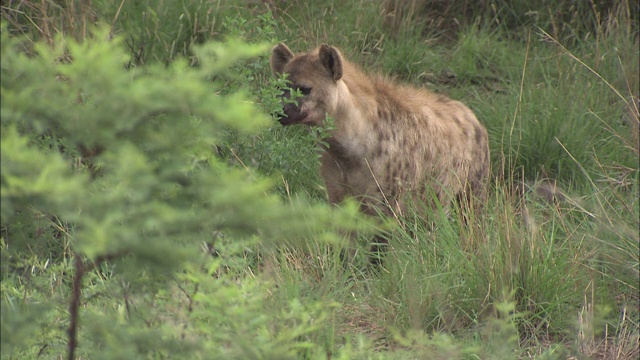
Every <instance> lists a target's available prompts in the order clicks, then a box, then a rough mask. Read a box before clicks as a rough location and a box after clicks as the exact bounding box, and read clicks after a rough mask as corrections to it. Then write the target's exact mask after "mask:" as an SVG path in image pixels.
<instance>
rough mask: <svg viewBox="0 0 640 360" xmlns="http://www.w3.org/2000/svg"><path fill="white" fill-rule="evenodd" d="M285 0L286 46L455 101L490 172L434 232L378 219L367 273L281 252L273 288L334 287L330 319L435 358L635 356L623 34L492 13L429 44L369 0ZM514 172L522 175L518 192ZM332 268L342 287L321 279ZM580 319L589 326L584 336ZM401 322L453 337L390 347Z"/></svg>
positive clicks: (317, 290) (631, 49)
mask: <svg viewBox="0 0 640 360" xmlns="http://www.w3.org/2000/svg"><path fill="white" fill-rule="evenodd" d="M297 5H300V4H294V5H291V7H289V8H284V9H282V13H281V14H279V17H278V21H279V24H280V25H281V26H282V28H281V29H282V31H283V32H282V35H281V37H282V39H284V40H286V41H287V42H288V43H289V44H290V45H291V46H292V47H293V48H295V49H299V50H305V49H307V48H312V47H314V46H316V45H317V44H319V43H322V42H327V43H331V44H336V45H337V46H341V47H342V48H343V49H344V50H345V53H346V55H347V56H348V57H350V58H351V59H354V60H355V61H357V62H360V63H363V64H366V65H365V67H367V68H368V69H369V70H370V71H381V72H383V73H386V74H390V75H392V76H397V77H399V78H400V79H402V80H403V81H407V82H412V83H415V84H416V85H420V86H427V87H429V88H432V89H434V90H435V91H442V92H445V93H448V94H450V95H451V96H452V97H454V98H457V99H460V100H462V101H464V102H466V103H468V104H469V105H470V106H471V107H472V108H473V109H474V110H475V111H476V113H477V114H478V116H479V118H480V119H482V121H483V122H484V123H485V124H486V126H487V127H488V128H489V131H490V136H491V148H492V159H493V162H492V163H493V173H494V175H495V179H494V180H495V182H494V185H493V189H494V191H493V196H492V198H491V200H490V203H489V204H488V205H487V206H486V207H485V211H484V214H483V216H482V217H481V218H479V219H476V220H477V222H476V224H475V225H474V226H472V227H470V228H468V229H464V228H460V227H459V226H458V224H451V223H449V222H448V221H446V220H444V221H442V222H439V223H438V224H437V225H436V227H435V229H434V230H433V231H430V230H428V229H426V228H425V227H424V225H422V224H419V223H418V224H412V225H409V226H407V227H408V228H411V229H410V231H405V230H403V229H396V230H394V231H392V236H391V239H392V240H391V244H390V251H389V253H388V254H387V255H386V259H385V263H384V265H383V268H382V269H379V273H378V274H376V275H375V276H372V275H371V274H369V273H365V274H361V273H357V271H356V273H355V274H353V276H352V277H349V278H347V279H345V278H344V276H343V275H341V271H340V270H339V269H335V267H336V266H340V264H336V263H335V262H333V263H332V261H331V258H327V259H325V260H324V261H319V260H318V261H309V260H308V259H305V258H304V257H302V255H297V256H296V255H291V256H290V257H287V258H286V259H283V260H285V261H283V262H281V263H280V267H279V271H278V273H279V276H278V278H279V279H294V280H293V281H285V284H286V288H295V289H297V290H299V291H300V290H301V289H300V286H303V285H301V284H305V285H304V287H305V293H307V292H310V293H311V294H312V295H310V296H312V297H313V296H320V297H323V298H329V299H334V300H338V301H339V302H341V303H342V304H343V306H342V308H341V309H340V310H338V314H339V315H338V316H337V317H336V320H335V323H334V326H335V327H336V329H337V330H336V334H338V335H340V334H343V333H356V334H364V336H365V337H366V338H367V339H368V340H369V341H372V342H373V343H374V344H375V345H377V346H382V347H385V348H387V347H388V348H390V349H392V350H393V351H392V354H396V355H397V356H399V357H402V356H407V355H408V356H429V357H432V356H435V357H438V356H440V357H442V358H447V357H448V356H450V355H451V354H464V353H465V352H466V351H467V350H469V349H472V350H470V351H479V353H480V354H484V355H482V356H481V357H483V358H484V357H493V358H504V357H502V356H505V354H512V355H509V356H521V357H528V356H534V354H540V353H541V352H545V351H546V353H545V354H546V355H548V356H552V355H553V354H556V355H558V354H562V353H563V351H566V352H565V353H564V355H558V356H560V357H562V356H566V355H567V353H573V354H582V355H587V356H608V357H612V358H617V357H616V356H619V358H627V357H628V358H631V357H632V356H635V355H633V354H632V353H631V351H632V350H633V349H634V348H637V346H638V329H637V321H638V319H639V316H638V312H637V306H638V286H637V281H638V241H639V240H638V233H637V228H638V200H637V198H636V197H637V193H638V145H637V138H634V136H633V134H632V131H631V129H629V125H628V124H624V123H623V121H621V116H622V113H623V111H624V109H625V106H624V102H625V100H628V97H629V96H630V95H637V89H638V72H637V68H638V47H637V40H634V39H632V38H631V37H630V36H626V35H625V32H624V29H621V28H618V29H616V30H614V31H612V32H611V34H609V35H608V36H602V37H598V38H597V39H594V38H593V37H592V38H590V39H588V40H585V41H579V42H577V43H575V44H573V45H572V46H571V47H569V48H567V49H565V48H563V46H561V44H560V43H557V42H556V40H555V39H553V38H551V37H550V36H548V35H547V34H545V33H544V32H543V30H542V29H536V28H530V29H522V30H519V31H520V33H517V34H515V35H514V36H511V39H508V38H507V37H506V36H505V32H504V30H502V29H500V28H498V29H493V30H489V29H488V28H487V27H483V26H479V25H473V26H470V27H469V28H468V29H467V30H463V31H462V33H460V34H459V36H458V37H457V39H456V40H454V41H453V42H448V43H446V44H439V43H437V42H434V41H433V40H432V39H431V38H430V37H428V36H424V35H423V34H422V33H423V31H421V27H420V24H419V23H418V24H416V23H414V24H413V25H412V28H410V29H403V32H401V35H398V36H395V37H394V36H392V35H390V34H389V33H388V32H385V27H384V24H383V22H382V19H381V17H380V16H379V9H378V8H377V7H376V6H375V5H373V4H364V5H363V4H361V3H359V2H347V3H346V4H344V5H342V6H337V5H334V6H323V5H317V6H312V5H309V4H308V3H306V2H305V3H302V4H301V6H299V7H298V6H297ZM318 14H322V16H321V17H320V16H319V15H318ZM621 95H622V96H621ZM635 126H637V124H636V125H635ZM523 178H524V180H525V185H522V183H521V181H520V180H522V179H523ZM544 179H555V180H557V181H558V184H560V185H559V186H560V187H561V188H562V189H563V191H564V193H565V197H564V199H563V201H561V202H560V203H559V204H548V203H546V202H544V201H541V200H540V198H539V197H536V195H535V194H536V191H535V190H532V189H533V188H535V186H536V184H540V183H541V181H542V180H544ZM542 184H543V186H542V187H541V189H542V190H539V192H543V190H544V189H545V187H544V184H545V183H544V182H542ZM517 187H523V188H525V190H524V192H525V193H526V194H525V199H524V200H523V199H522V198H521V197H520V196H519V195H515V193H518V192H519V191H516V189H515V188H517ZM525 215H526V216H525ZM365 241H366V240H365ZM316 256H317V255H316ZM291 262H294V263H296V264H297V266H295V267H293V268H292V267H291V265H290V263H291ZM326 263H328V264H329V265H328V266H329V270H327V269H325V267H326V266H327V265H326ZM319 267H321V268H319ZM320 270H322V275H323V276H319V277H316V276H315V275H317V273H318V272H319V271H320ZM292 271H293V272H294V273H295V276H292V275H291V272H292ZM327 276H329V277H334V276H335V277H336V278H335V279H331V280H328V279H327ZM341 276H342V277H341ZM345 281H347V289H344V288H342V287H341V286H338V288H339V289H335V290H333V289H327V286H326V284H327V283H332V282H336V283H341V282H345ZM310 283H311V284H315V285H309V284H310ZM345 290H346V291H345ZM293 293H298V291H293ZM504 306H506V307H507V310H506V311H507V313H508V312H509V310H510V311H513V310H515V312H516V313H517V315H515V317H514V318H513V323H515V324H516V328H517V331H518V332H517V335H514V334H515V332H513V331H515V330H514V329H511V328H509V327H508V326H506V325H505V323H502V324H501V325H500V326H499V327H501V328H502V331H506V332H507V339H508V336H509V335H514V336H515V339H511V340H512V341H504V342H503V341H502V339H501V338H499V336H498V335H495V334H492V333H491V332H492V331H495V329H492V330H490V329H491V326H492V324H493V323H492V320H490V319H492V318H493V317H492V316H493V315H495V314H499V313H500V311H505V310H504V309H503V310H501V308H502V307H504ZM594 308H595V310H594ZM622 310H624V311H626V316H627V317H622V318H621V317H620V313H621V311H622ZM585 314H588V315H589V316H591V318H590V317H589V316H583V315H585ZM503 315H504V314H503ZM594 316H595V318H596V319H600V322H597V321H596V320H593V317H594ZM590 319H591V320H590ZM602 321H606V325H605V324H604V323H603V322H602ZM506 324H509V322H508V321H507V322H506ZM494 325H495V324H494ZM585 327H594V328H595V329H596V333H597V336H593V334H591V335H589V334H587V335H585V334H584V331H583V328H585ZM605 328H606V329H607V334H606V336H607V338H605V337H604V334H603V333H602V330H603V329H605ZM409 329H414V330H420V331H425V332H426V333H432V332H434V331H436V332H438V331H444V333H446V334H455V335H454V337H455V339H456V340H454V343H455V345H451V347H450V348H449V347H447V346H446V345H442V344H440V345H438V341H433V342H430V341H429V340H424V339H423V344H422V346H411V347H412V349H413V350H415V351H416V352H412V351H409V352H408V353H404V352H403V351H402V350H400V349H401V346H400V344H403V343H405V341H408V340H407V338H405V336H408V337H410V336H412V335H406V334H410V332H409V333H407V330H409ZM629 329H632V330H631V334H629V332H628V331H629ZM510 331H512V332H510ZM497 333H500V331H497ZM587 333H588V332H587ZM502 335H504V334H502ZM334 336H335V334H334ZM411 340H412V341H413V342H411V341H409V343H411V344H414V345H415V339H411ZM334 341H335V340H334ZM553 343H561V344H563V345H562V348H563V349H564V350H559V349H557V348H556V347H554V346H552V345H551V344H553ZM576 343H577V345H576ZM605 343H606V345H608V347H609V350H608V351H609V353H607V354H606V355H605V354H604V351H605V350H604V348H605V347H606V346H605V345H604V344H605ZM441 345H442V346H441ZM399 346H400V347H399ZM612 348H615V350H613V349H612ZM477 349H480V350H477ZM618 350H620V353H619V354H618V355H615V351H618ZM511 351H515V353H512V352H511ZM396 352H397V353H396ZM392 354H389V355H390V357H392V358H394V357H396V355H392ZM409 354H412V355H409ZM427 354H428V355H427ZM437 354H439V355H437ZM500 354H502V355H500ZM515 354H518V355H515ZM634 354H637V352H636V353H634Z"/></svg>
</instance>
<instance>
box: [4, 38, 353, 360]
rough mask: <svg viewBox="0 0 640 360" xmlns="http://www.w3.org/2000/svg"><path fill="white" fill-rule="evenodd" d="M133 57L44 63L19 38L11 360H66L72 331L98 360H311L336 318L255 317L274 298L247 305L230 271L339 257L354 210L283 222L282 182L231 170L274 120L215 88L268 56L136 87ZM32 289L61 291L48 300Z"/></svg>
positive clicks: (8, 68) (7, 195) (111, 45)
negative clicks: (306, 246)
mask: <svg viewBox="0 0 640 360" xmlns="http://www.w3.org/2000/svg"><path fill="white" fill-rule="evenodd" d="M121 41H122V40H121V39H120V38H118V37H115V38H112V39H110V37H109V36H108V32H107V31H105V30H102V31H98V32H96V33H95V35H94V36H93V38H91V39H90V40H88V41H85V42H76V41H74V40H70V39H68V38H63V37H58V38H56V40H55V43H54V46H48V45H45V44H42V43H37V44H36V46H35V54H34V56H28V55H26V54H25V53H23V52H22V51H21V50H20V40H19V39H18V38H9V37H8V36H7V32H6V31H3V32H2V80H1V81H2V83H1V84H2V125H1V126H2V161H1V164H2V165H1V178H2V201H1V203H2V230H3V235H2V240H3V241H2V269H3V271H2V312H3V317H2V352H3V357H4V356H5V355H9V356H12V357H16V356H17V357H23V356H34V354H37V353H38V352H41V353H42V352H44V353H51V354H54V353H61V352H63V350H62V349H63V344H64V343H65V340H64V338H65V330H64V329H65V328H68V329H69V331H72V330H73V329H75V330H79V347H78V348H77V349H76V348H75V347H74V345H69V346H70V349H71V348H73V349H74V350H76V351H77V354H79V356H81V357H83V358H86V357H90V358H132V357H138V356H141V357H145V356H161V357H162V356H169V354H170V355H171V357H187V358H190V357H191V356H204V354H209V353H210V352H213V353H219V354H220V358H246V357H247V356H249V357H252V356H253V355H255V354H262V355H264V356H266V357H270V356H273V357H274V358H285V357H288V358H295V357H296V355H295V354H296V353H297V352H298V351H299V350H300V349H306V348H308V343H307V342H306V341H305V340H304V336H305V334H308V333H310V332H313V331H315V330H314V329H317V326H319V324H321V323H322V319H323V317H324V316H325V315H323V314H324V313H325V311H327V310H329V309H330V308H331V305H330V304H327V305H326V306H325V305H323V304H322V303H318V304H315V303H307V304H305V305H301V304H299V303H295V302H291V303H290V304H289V305H288V306H291V307H292V310H291V312H290V313H289V312H284V313H274V314H273V315H270V314H264V315H260V316H258V317H256V313H255V312H254V311H261V310H262V306H263V305H261V304H262V301H263V299H264V297H265V296H266V292H267V291H268V289H269V282H268V281H265V282H250V281H246V282H244V283H243V285H242V286H241V287H239V288H237V287H236V286H235V285H233V284H234V282H233V275H229V274H228V272H227V271H225V270H224V269H225V268H228V267H229V266H231V263H229V259H234V258H238V256H240V257H242V254H243V253H244V252H246V251H255V250H256V247H255V246H254V245H255V244H263V245H269V244H271V245H273V244H276V243H282V244H283V242H284V241H288V240H290V241H291V243H296V242H297V243H300V242H302V241H304V239H306V238H307V236H311V234H312V232H315V234H321V233H325V235H322V236H321V237H320V238H319V239H334V240H335V239H337V237H336V236H335V235H332V230H331V229H337V228H338V227H340V226H343V227H344V228H345V229H346V228H349V227H350V226H351V225H350V224H351V223H352V222H351V221H350V220H349V219H350V218H351V215H354V214H355V208H353V207H351V208H345V209H346V210H345V212H341V214H338V213H336V212H331V211H330V209H329V208H328V207H326V206H317V207H311V208H310V207H309V206H308V205H304V204H303V203H301V202H298V201H294V202H292V203H291V204H284V203H283V202H282V201H281V200H280V198H279V197H277V196H275V195H271V194H270V193H271V192H272V190H271V189H272V187H273V184H272V182H271V181H269V180H267V179H265V178H262V177H258V176H256V175H255V174H250V173H248V172H247V171H245V170H241V169H234V168H231V167H229V166H228V165H227V164H226V163H225V162H224V161H223V160H221V159H220V158H219V156H218V154H217V151H216V144H219V143H220V141H221V139H222V138H223V137H224V135H223V134H225V133H227V132H229V131H234V132H237V133H239V134H250V133H254V134H255V133H256V132H257V131H259V130H260V129H263V128H264V127H265V126H266V125H267V124H268V123H269V117H268V116H266V115H265V114H264V113H263V112H261V111H260V110H259V109H258V108H257V107H256V106H255V105H254V104H253V103H252V102H251V101H248V100H247V97H246V95H245V94H243V92H242V91H226V92H225V93H224V95H221V94H220V93H219V92H218V91H217V87H218V86H220V84H221V83H220V82H217V81H214V82H210V81H208V80H207V79H211V78H221V79H223V78H227V77H229V76H231V75H232V74H231V73H230V71H232V70H231V69H232V68H233V64H234V63H236V62H237V61H239V60H241V59H245V58H248V57H251V56H255V55H258V54H262V53H264V52H265V51H266V50H267V49H268V46H265V45H264V44H262V45H246V44H244V43H242V42H239V41H234V40H228V41H227V42H225V43H208V44H206V45H203V46H200V47H196V48H194V49H193V51H194V54H196V55H197V57H198V59H199V66H198V67H195V68H194V67H190V66H188V63H187V61H186V60H184V59H176V60H175V61H173V62H172V63H171V64H170V65H169V67H168V68H165V66H163V65H161V64H153V65H151V64H149V65H147V66H144V67H139V68H136V69H135V70H130V71H127V70H126V69H125V65H126V64H127V62H128V56H127V55H125V52H124V49H123V46H122V44H121ZM349 214H351V215H349ZM334 216H338V217H339V218H340V219H342V220H341V221H336V219H335V218H334ZM330 224H334V225H330ZM336 224H341V225H336ZM314 229H315V230H314ZM201 244H202V245H206V246H205V248H208V249H209V253H214V255H215V253H220V254H219V256H218V257H212V256H210V255H207V253H206V252H203V251H201V246H200V245H201ZM221 249H224V251H222V250H221ZM250 249H253V250H250ZM44 259H46V263H43V262H40V261H41V260H43V261H44ZM27 273H31V274H33V275H34V276H37V279H45V278H50V279H52V278H58V279H59V280H58V281H60V283H58V284H49V286H47V285H46V284H45V283H43V284H40V285H37V286H35V287H32V285H31V284H26V283H25V282H24V279H25V278H24V275H26V274H27ZM41 286H44V288H43V287H41ZM185 289H188V290H185ZM80 291H82V297H81V296H80V295H81V293H80ZM118 294H121V295H118ZM85 299H86V300H85ZM76 301H82V304H85V305H87V306H88V309H87V310H85V306H80V303H79V302H76ZM67 306H68V307H69V311H70V313H71V320H70V321H71V322H69V321H68V320H67V319H66V316H65V315H64V313H65V310H64V309H65V308H66V307H67ZM251 309H254V310H251ZM247 311H248V312H247ZM283 311H284V310H283ZM78 312H79V314H80V318H79V319H80V320H79V323H76V320H75V319H74V317H75V315H76V314H78ZM4 314H10V315H8V316H4ZM311 318H312V319H315V320H314V321H315V322H314V324H313V326H311V325H310V324H309V321H310V320H309V319H311ZM187 319H190V320H189V321H192V323H191V325H189V326H187ZM278 322H284V323H288V324H291V325H292V326H281V327H280V328H279V330H277V331H273V326H276V325H275V324H277V323H278ZM293 324H298V325H297V326H293ZM75 330H74V331H75ZM36 334H38V335H36ZM248 334H253V335H250V336H249V338H247V337H246V336H247V335H248ZM73 337H74V336H73V335H70V336H69V338H70V340H71V339H72V338H73ZM248 339H252V340H251V341H249V340H248ZM256 339H258V340H256ZM38 349H40V350H39V351H38ZM69 351H71V350H69ZM152 354H156V355H152ZM163 354H164V355H163ZM198 354H200V355H198ZM252 354H253V355H252ZM205 357H208V356H205Z"/></svg>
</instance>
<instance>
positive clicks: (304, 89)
mask: <svg viewBox="0 0 640 360" xmlns="http://www.w3.org/2000/svg"><path fill="white" fill-rule="evenodd" d="M298 90H300V93H301V94H302V95H309V94H311V88H310V87H307V86H300V87H299V88H298Z"/></svg>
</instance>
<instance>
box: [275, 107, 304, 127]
mask: <svg viewBox="0 0 640 360" xmlns="http://www.w3.org/2000/svg"><path fill="white" fill-rule="evenodd" d="M308 115H309V114H308V113H307V112H306V111H305V112H300V111H295V112H291V111H285V114H284V115H283V116H282V117H280V119H278V122H280V125H282V126H287V125H295V124H300V123H302V122H303V121H304V120H305V119H306V118H307V116H308Z"/></svg>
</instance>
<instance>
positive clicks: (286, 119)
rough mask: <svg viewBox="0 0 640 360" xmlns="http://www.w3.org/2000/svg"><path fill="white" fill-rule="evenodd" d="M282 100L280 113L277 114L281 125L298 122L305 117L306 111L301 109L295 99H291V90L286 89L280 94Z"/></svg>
mask: <svg viewBox="0 0 640 360" xmlns="http://www.w3.org/2000/svg"><path fill="white" fill-rule="evenodd" d="M280 98H281V102H282V113H280V114H279V115H278V117H279V118H278V122H279V123H280V124H281V125H282V126H287V125H295V124H300V123H302V122H303V121H304V119H306V118H307V115H308V114H307V112H306V111H302V109H301V106H299V105H298V103H299V102H300V99H298V100H297V101H293V100H291V92H290V91H289V90H288V89H287V90H284V91H283V92H282V95H281V96H280Z"/></svg>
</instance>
